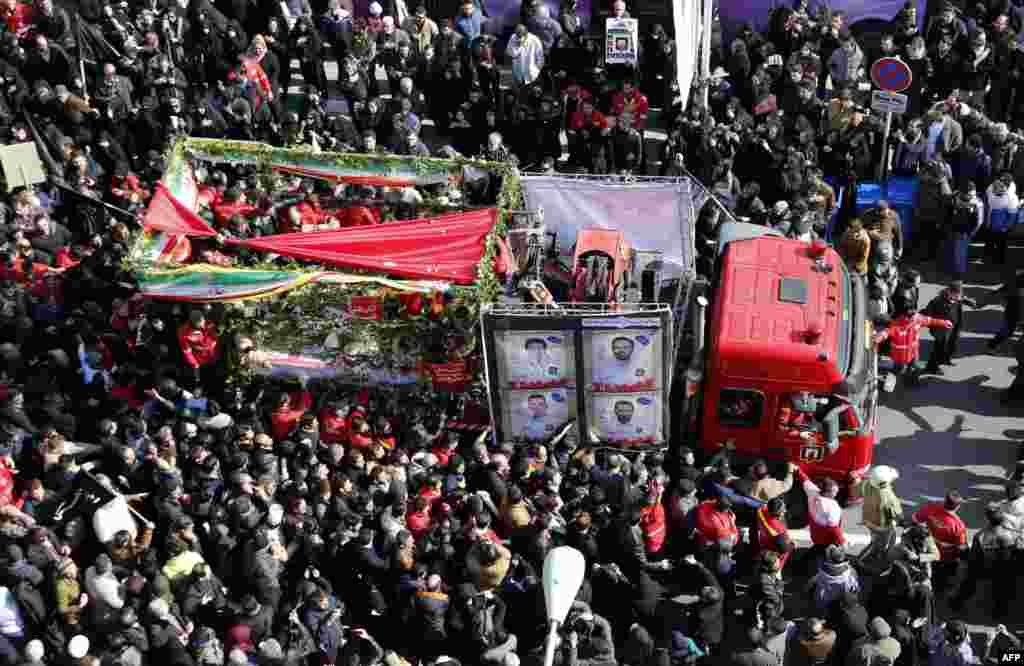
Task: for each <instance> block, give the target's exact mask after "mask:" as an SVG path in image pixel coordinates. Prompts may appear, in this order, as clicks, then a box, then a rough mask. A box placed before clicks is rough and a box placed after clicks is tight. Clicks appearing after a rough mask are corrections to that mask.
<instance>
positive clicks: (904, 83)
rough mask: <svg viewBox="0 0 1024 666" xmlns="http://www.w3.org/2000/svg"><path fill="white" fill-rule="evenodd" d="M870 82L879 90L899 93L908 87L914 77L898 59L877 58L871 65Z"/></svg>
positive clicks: (908, 68) (907, 67)
mask: <svg viewBox="0 0 1024 666" xmlns="http://www.w3.org/2000/svg"><path fill="white" fill-rule="evenodd" d="M871 80H872V81H873V82H874V84H875V85H876V86H878V88H879V89H880V90H885V91H886V92H893V93H899V92H903V91H904V90H906V89H907V88H909V87H910V84H911V83H913V81H914V77H913V74H911V72H910V67H909V66H908V65H907V63H905V62H903V61H902V60H900V59H899V58H879V59H878V60H876V61H875V64H873V65H871Z"/></svg>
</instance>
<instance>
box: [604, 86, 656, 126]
mask: <svg viewBox="0 0 1024 666" xmlns="http://www.w3.org/2000/svg"><path fill="white" fill-rule="evenodd" d="M648 110H649V106H648V104H647V97H645V96H644V95H641V94H640V91H639V90H634V91H633V94H632V95H630V96H629V97H626V94H625V93H623V92H617V93H615V94H614V95H612V113H614V114H615V115H616V116H621V115H622V114H623V112H626V111H628V112H630V113H632V114H633V129H638V130H642V129H643V128H644V127H646V126H647V111H648Z"/></svg>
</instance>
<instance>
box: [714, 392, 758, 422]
mask: <svg viewBox="0 0 1024 666" xmlns="http://www.w3.org/2000/svg"><path fill="white" fill-rule="evenodd" d="M763 413H764V395H762V394H761V393H759V392H758V391H751V390H749V389H722V392H721V394H720V396H719V399H718V420H719V421H720V422H721V423H722V425H726V426H734V427H736V426H738V427H741V428H753V427H755V426H757V425H759V424H760V423H761V416H762V414H763Z"/></svg>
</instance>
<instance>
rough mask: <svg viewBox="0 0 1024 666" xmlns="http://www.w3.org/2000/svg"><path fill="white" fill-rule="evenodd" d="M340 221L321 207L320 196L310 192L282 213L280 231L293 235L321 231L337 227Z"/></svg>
mask: <svg viewBox="0 0 1024 666" xmlns="http://www.w3.org/2000/svg"><path fill="white" fill-rule="evenodd" d="M337 226H338V220H337V219H336V218H335V217H334V216H333V215H331V214H329V213H328V212H327V211H325V210H324V209H323V208H321V206H320V195H319V194H317V193H316V192H309V193H307V194H306V198H305V199H304V200H303V201H300V202H299V203H297V204H295V205H293V206H289V207H288V208H286V209H285V210H284V211H283V212H282V213H281V219H280V226H279V227H278V231H279V232H280V233H282V234H293V233H299V232H302V231H321V230H323V229H326V228H329V227H335V228H336V227H337Z"/></svg>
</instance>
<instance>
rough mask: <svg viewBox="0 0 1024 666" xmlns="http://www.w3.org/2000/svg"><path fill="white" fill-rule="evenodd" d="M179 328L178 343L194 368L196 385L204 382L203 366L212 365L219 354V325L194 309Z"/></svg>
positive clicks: (183, 354) (187, 361) (186, 361)
mask: <svg viewBox="0 0 1024 666" xmlns="http://www.w3.org/2000/svg"><path fill="white" fill-rule="evenodd" d="M188 319H189V320H188V321H187V322H186V323H184V324H182V325H181V327H180V328H179V329H178V344H179V345H180V346H181V354H182V356H184V357H185V363H186V364H187V365H188V367H190V368H192V373H193V378H194V380H195V385H196V386H198V385H199V384H200V383H202V381H201V380H202V376H201V375H202V368H209V367H211V366H212V365H213V364H214V362H215V361H216V360H217V357H218V355H219V344H220V337H219V336H218V335H217V327H216V326H215V325H214V323H213V322H212V321H207V320H206V317H205V316H204V315H203V313H202V311H201V310H193V311H192V312H190V313H189V315H188Z"/></svg>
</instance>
